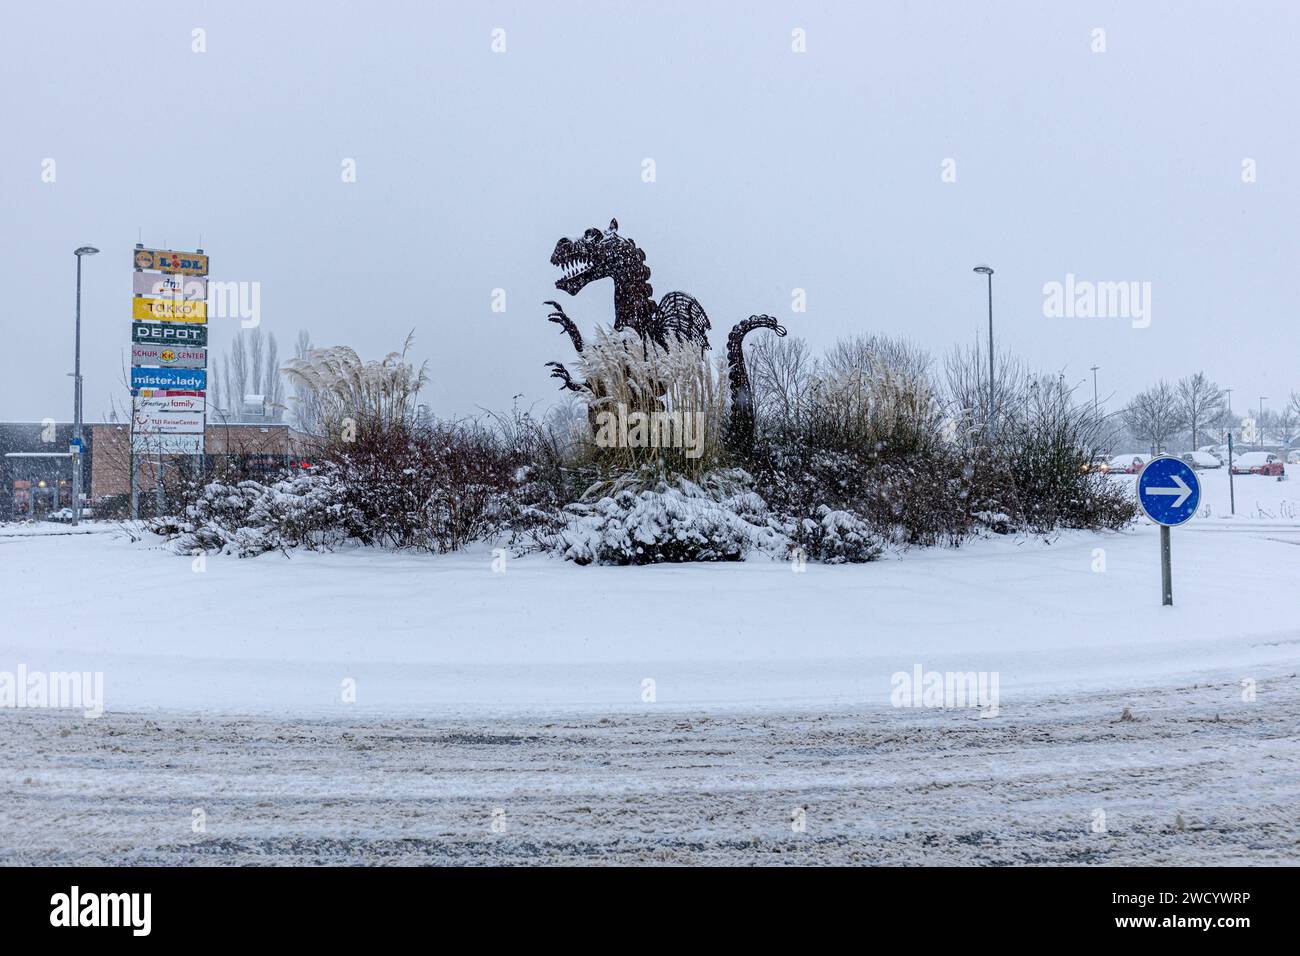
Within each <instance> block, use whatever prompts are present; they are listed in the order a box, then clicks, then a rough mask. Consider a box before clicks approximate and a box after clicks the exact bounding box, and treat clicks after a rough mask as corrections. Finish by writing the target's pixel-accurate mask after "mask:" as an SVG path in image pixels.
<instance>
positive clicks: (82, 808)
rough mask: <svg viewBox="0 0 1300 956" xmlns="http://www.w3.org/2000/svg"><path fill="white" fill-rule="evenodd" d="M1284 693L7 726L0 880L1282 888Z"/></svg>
mask: <svg viewBox="0 0 1300 956" xmlns="http://www.w3.org/2000/svg"><path fill="white" fill-rule="evenodd" d="M1297 687H1298V685H1297V682H1296V678H1295V675H1294V674H1292V675H1289V676H1288V677H1287V678H1286V679H1279V680H1266V681H1263V682H1261V683H1260V685H1259V688H1258V691H1259V693H1258V697H1257V699H1256V700H1255V701H1254V702H1251V703H1247V702H1243V701H1242V700H1241V688H1240V687H1239V686H1238V685H1237V684H1235V683H1233V684H1221V685H1213V686H1210V685H1201V686H1198V687H1194V688H1177V689H1163V690H1158V691H1140V692H1131V693H1125V694H1103V695H1093V696H1088V697H1085V698H1083V699H1081V700H1080V699H1076V700H1065V699H1052V698H1049V699H1044V700H1041V701H1038V702H1036V703H1034V704H1032V705H1025V706H1014V707H1010V708H1004V710H1003V713H1002V715H1001V716H999V717H997V718H994V719H987V720H985V719H980V718H978V717H975V716H973V715H972V714H970V712H965V713H954V712H951V711H907V710H895V709H892V708H868V709H864V710H863V711H861V712H858V713H852V712H837V713H833V714H824V715H823V714H819V715H808V714H803V715H797V714H771V713H762V714H736V713H732V714H726V715H703V714H696V715H691V714H682V713H677V714H669V713H664V712H662V711H658V710H657V709H654V708H647V709H646V711H645V712H644V713H642V714H639V715H635V716H632V715H628V716H622V717H606V718H595V717H592V718H585V719H583V718H571V719H564V718H555V719H549V720H547V719H540V718H538V719H492V720H471V719H459V720H410V719H404V720H381V721H341V720H312V721H300V720H275V719H270V718H256V719H250V718H213V717H208V718H196V717H194V716H192V715H176V714H154V715H147V716H140V715H122V714H110V715H106V716H105V717H103V718H100V719H99V720H96V721H85V720H81V719H77V718H74V717H70V716H68V715H66V714H65V715H58V714H54V713H50V712H43V713H42V712H33V711H26V712H9V713H4V714H0V733H2V734H3V736H4V739H5V741H6V743H5V754H4V757H5V759H4V770H3V772H2V776H0V781H2V784H0V791H3V794H2V796H0V830H2V831H3V834H4V837H3V839H0V864H3V863H7V864H13V863H21V862H45V863H98V864H150V863H158V864H178V863H198V864H238V863H256V864H267V865H273V864H290V863H348V864H416V863H457V864H489V863H492V864H499V863H579V864H596V863H611V862H615V863H631V862H653V863H666V864H683V863H728V864H759V865H769V864H810V863H895V864H903V863H905V864H927V863H928V864H939V863H944V864H1048V863H1061V864H1139V863H1140V864H1171V865H1190V864H1209V863H1214V864H1233V863H1250V864H1270V863H1271V864H1283V863H1286V864H1297V863H1300V828H1298V824H1297V821H1298V819H1300V802H1298V801H1297V794H1298V793H1300V741H1298V740H1297V737H1296V733H1295V731H1296V727H1297V724H1300V691H1298V690H1297ZM1126 707H1127V708H1129V709H1130V714H1131V715H1132V717H1133V719H1131V720H1125V719H1121V718H1122V714H1123V712H1124V709H1125V708H1126ZM799 808H802V810H803V813H804V820H805V823H806V829H805V830H804V831H803V832H795V831H794V830H793V829H792V821H794V819H795V818H796V816H797V813H796V811H797V810H798V809H799ZM196 809H198V810H201V811H202V813H203V814H204V815H205V817H204V826H205V832H202V833H196V832H194V829H193V820H194V819H195V810H196ZM494 813H495V816H494ZM1101 814H1104V818H1103V816H1101ZM1180 820H1181V822H1180ZM494 821H495V822H496V826H497V831H500V832H497V831H494V829H493V825H494ZM1103 822H1104V829H1103V828H1102V826H1101V824H1102V823H1103ZM1094 828H1096V829H1098V830H1100V831H1101V832H1094Z"/></svg>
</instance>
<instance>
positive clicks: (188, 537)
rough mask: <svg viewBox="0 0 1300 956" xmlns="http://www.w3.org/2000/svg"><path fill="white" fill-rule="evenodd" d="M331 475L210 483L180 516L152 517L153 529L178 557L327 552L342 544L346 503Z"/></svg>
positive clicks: (303, 474)
mask: <svg viewBox="0 0 1300 956" xmlns="http://www.w3.org/2000/svg"><path fill="white" fill-rule="evenodd" d="M342 498H343V495H342V486H341V485H340V484H339V482H338V481H337V479H336V478H335V476H333V475H332V474H329V473H323V474H308V473H302V474H297V475H294V476H292V477H289V478H285V479H283V480H281V481H277V482H274V483H273V484H270V485H264V484H261V483H260V482H256V481H241V482H238V483H236V484H227V483H225V482H220V481H214V482H212V483H210V484H209V485H207V486H206V487H204V488H203V490H202V491H201V492H200V493H199V495H198V496H197V497H196V498H195V500H194V501H193V502H192V503H191V504H190V505H188V506H187V507H186V509H185V513H184V515H183V516H179V517H167V518H157V519H154V520H153V521H152V522H151V524H150V527H151V529H152V530H153V531H155V532H157V533H159V534H163V535H165V536H167V537H168V538H170V539H171V542H172V547H173V549H174V550H175V551H176V552H177V553H178V554H191V553H193V552H195V551H204V552H207V551H220V552H222V553H225V554H234V555H237V556H239V557H241V558H243V557H250V556H252V555H257V554H262V553H264V552H266V551H274V550H277V549H278V550H286V549H288V548H294V547H304V548H309V549H318V548H329V547H331V546H332V545H334V544H336V543H338V542H339V541H341V540H342V539H343V538H344V537H345V536H346V533H345V532H344V530H343V514H344V510H345V505H344V504H343V501H342Z"/></svg>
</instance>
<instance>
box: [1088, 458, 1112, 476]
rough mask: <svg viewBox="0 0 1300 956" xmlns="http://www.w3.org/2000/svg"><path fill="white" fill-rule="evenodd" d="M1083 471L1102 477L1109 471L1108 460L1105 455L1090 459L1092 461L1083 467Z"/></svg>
mask: <svg viewBox="0 0 1300 956" xmlns="http://www.w3.org/2000/svg"><path fill="white" fill-rule="evenodd" d="M1083 470H1084V471H1085V472H1090V471H1092V472H1097V473H1099V474H1102V475H1104V474H1106V472H1108V471H1110V459H1109V458H1107V457H1106V456H1105V455H1098V456H1097V457H1096V458H1094V459H1092V461H1090V462H1087V463H1086V464H1085V465H1084V466H1083Z"/></svg>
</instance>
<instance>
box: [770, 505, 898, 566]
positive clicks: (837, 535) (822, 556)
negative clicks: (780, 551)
mask: <svg viewBox="0 0 1300 956" xmlns="http://www.w3.org/2000/svg"><path fill="white" fill-rule="evenodd" d="M783 530H784V531H785V532H786V535H787V537H789V539H790V542H791V544H792V545H793V546H794V547H797V548H800V549H801V550H802V551H803V553H804V556H805V557H806V558H808V559H809V560H810V561H819V562H821V563H822V564H860V563H863V562H865V561H874V560H876V558H878V557H880V555H881V554H882V553H883V552H884V543H883V542H882V541H881V538H880V536H879V535H878V534H876V532H875V531H873V530H872V529H871V527H870V526H869V525H868V524H867V523H866V522H865V521H863V520H862V518H861V517H859V516H858V515H856V514H854V513H853V512H852V511H832V510H831V509H830V508H828V507H826V506H825V505H818V506H817V509H816V512H815V513H814V514H813V515H812V516H810V517H805V518H798V519H793V520H791V521H789V522H787V523H786V524H785V525H784V526H783Z"/></svg>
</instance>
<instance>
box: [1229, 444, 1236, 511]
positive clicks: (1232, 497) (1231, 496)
mask: <svg viewBox="0 0 1300 956" xmlns="http://www.w3.org/2000/svg"><path fill="white" fill-rule="evenodd" d="M1228 507H1229V508H1231V509H1232V513H1233V515H1236V513H1237V489H1236V488H1234V487H1233V486H1232V432H1228Z"/></svg>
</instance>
